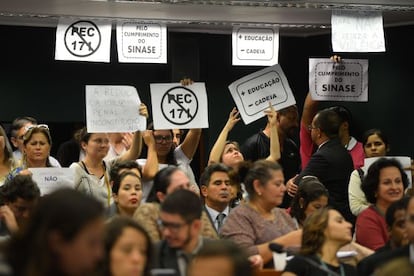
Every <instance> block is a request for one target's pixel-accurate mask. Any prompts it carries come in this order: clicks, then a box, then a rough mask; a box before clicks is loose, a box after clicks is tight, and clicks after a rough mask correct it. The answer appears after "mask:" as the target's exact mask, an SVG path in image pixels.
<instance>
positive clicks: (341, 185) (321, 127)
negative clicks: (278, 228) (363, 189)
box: [287, 108, 355, 224]
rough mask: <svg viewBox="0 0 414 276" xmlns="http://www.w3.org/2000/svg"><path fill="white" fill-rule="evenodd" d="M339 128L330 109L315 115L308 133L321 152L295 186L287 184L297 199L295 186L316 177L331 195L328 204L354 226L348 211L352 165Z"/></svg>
mask: <svg viewBox="0 0 414 276" xmlns="http://www.w3.org/2000/svg"><path fill="white" fill-rule="evenodd" d="M340 126H341V119H340V118H339V116H338V114H337V113H336V112H335V111H333V110H331V109H329V108H327V109H323V110H321V111H319V112H318V113H317V114H316V115H315V117H314V118H313V120H312V123H311V124H310V126H309V129H310V132H311V137H312V141H313V143H314V144H315V145H316V146H317V148H318V149H317V151H316V152H315V153H314V154H313V155H312V157H311V159H310V160H309V163H308V164H307V166H306V167H305V168H304V169H303V170H302V172H301V173H300V174H299V176H298V177H296V178H295V180H294V184H292V183H290V182H288V187H287V192H288V193H289V195H291V196H294V195H295V194H296V191H297V190H296V189H297V186H296V185H297V184H298V183H300V180H301V179H302V178H303V177H304V176H305V175H313V176H316V177H317V178H318V179H319V180H320V181H321V183H322V184H323V185H324V186H325V187H326V189H328V191H329V202H328V204H329V205H331V206H332V207H334V208H335V209H337V210H338V211H339V212H340V213H341V214H342V215H343V216H344V217H345V219H346V220H347V221H348V222H350V223H352V224H353V223H354V222H355V217H354V216H353V215H352V213H351V210H350V209H349V201H348V183H349V177H350V175H351V173H352V171H353V162H352V158H351V155H349V153H348V151H347V150H346V149H345V148H344V147H343V146H342V144H341V141H340V139H339V128H340Z"/></svg>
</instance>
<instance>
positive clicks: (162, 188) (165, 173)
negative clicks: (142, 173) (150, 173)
mask: <svg viewBox="0 0 414 276" xmlns="http://www.w3.org/2000/svg"><path fill="white" fill-rule="evenodd" d="M176 171H182V170H181V169H180V168H178V167H176V166H168V167H166V168H163V169H161V170H160V171H158V172H157V174H156V175H155V176H154V180H153V182H154V184H153V186H152V188H151V191H150V192H149V194H148V198H147V202H158V203H159V202H160V201H159V199H158V197H157V192H161V193H163V194H167V189H168V186H170V182H171V175H172V174H173V173H175V172H176Z"/></svg>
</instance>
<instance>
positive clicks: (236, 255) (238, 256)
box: [191, 240, 253, 276]
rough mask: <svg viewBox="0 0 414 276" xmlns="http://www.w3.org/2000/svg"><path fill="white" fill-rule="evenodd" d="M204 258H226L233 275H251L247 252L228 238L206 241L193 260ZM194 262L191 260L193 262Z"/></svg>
mask: <svg viewBox="0 0 414 276" xmlns="http://www.w3.org/2000/svg"><path fill="white" fill-rule="evenodd" d="M204 258H221V259H228V260H229V261H230V262H231V264H232V267H233V275H235V276H252V275H253V269H252V266H251V264H250V262H249V259H248V258H249V256H248V255H247V253H246V252H245V251H244V249H242V248H241V247H239V246H238V245H237V244H235V243H234V242H232V241H230V240H214V241H210V242H208V243H206V244H205V245H203V247H202V248H201V249H200V251H199V252H198V253H197V254H196V256H195V260H194V261H197V259H204ZM193 263H194V262H192V264H193ZM192 264H191V265H192Z"/></svg>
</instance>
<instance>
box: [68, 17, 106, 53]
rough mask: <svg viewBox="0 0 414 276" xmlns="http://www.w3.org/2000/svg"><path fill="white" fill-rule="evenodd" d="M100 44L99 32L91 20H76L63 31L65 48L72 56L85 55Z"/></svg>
mask: <svg viewBox="0 0 414 276" xmlns="http://www.w3.org/2000/svg"><path fill="white" fill-rule="evenodd" d="M100 45H101V33H100V32H99V28H98V27H97V26H96V24H95V23H93V22H92V21H77V22H74V23H73V24H71V25H70V26H69V27H68V28H67V29H66V32H65V46H66V49H67V50H68V51H69V52H70V53H71V54H72V55H74V56H77V57H87V56H90V55H92V54H93V53H95V52H96V51H97V50H98V49H99V46H100Z"/></svg>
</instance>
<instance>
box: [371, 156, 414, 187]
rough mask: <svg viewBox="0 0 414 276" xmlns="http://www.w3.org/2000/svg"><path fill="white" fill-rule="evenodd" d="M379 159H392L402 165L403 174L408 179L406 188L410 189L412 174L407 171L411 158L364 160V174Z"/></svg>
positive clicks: (372, 158) (388, 157) (389, 157)
mask: <svg viewBox="0 0 414 276" xmlns="http://www.w3.org/2000/svg"><path fill="white" fill-rule="evenodd" d="M380 158H387V159H392V158H393V159H397V160H398V161H399V162H400V163H401V165H402V167H403V169H404V172H405V174H406V175H407V177H408V182H409V183H410V184H409V185H408V187H410V188H411V187H412V183H411V179H412V174H411V169H409V168H410V167H411V158H410V157H408V156H382V157H370V158H365V161H364V167H365V168H366V171H365V174H366V172H367V171H368V169H369V167H370V166H371V165H372V164H373V163H374V162H375V161H377V160H378V159H380Z"/></svg>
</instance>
